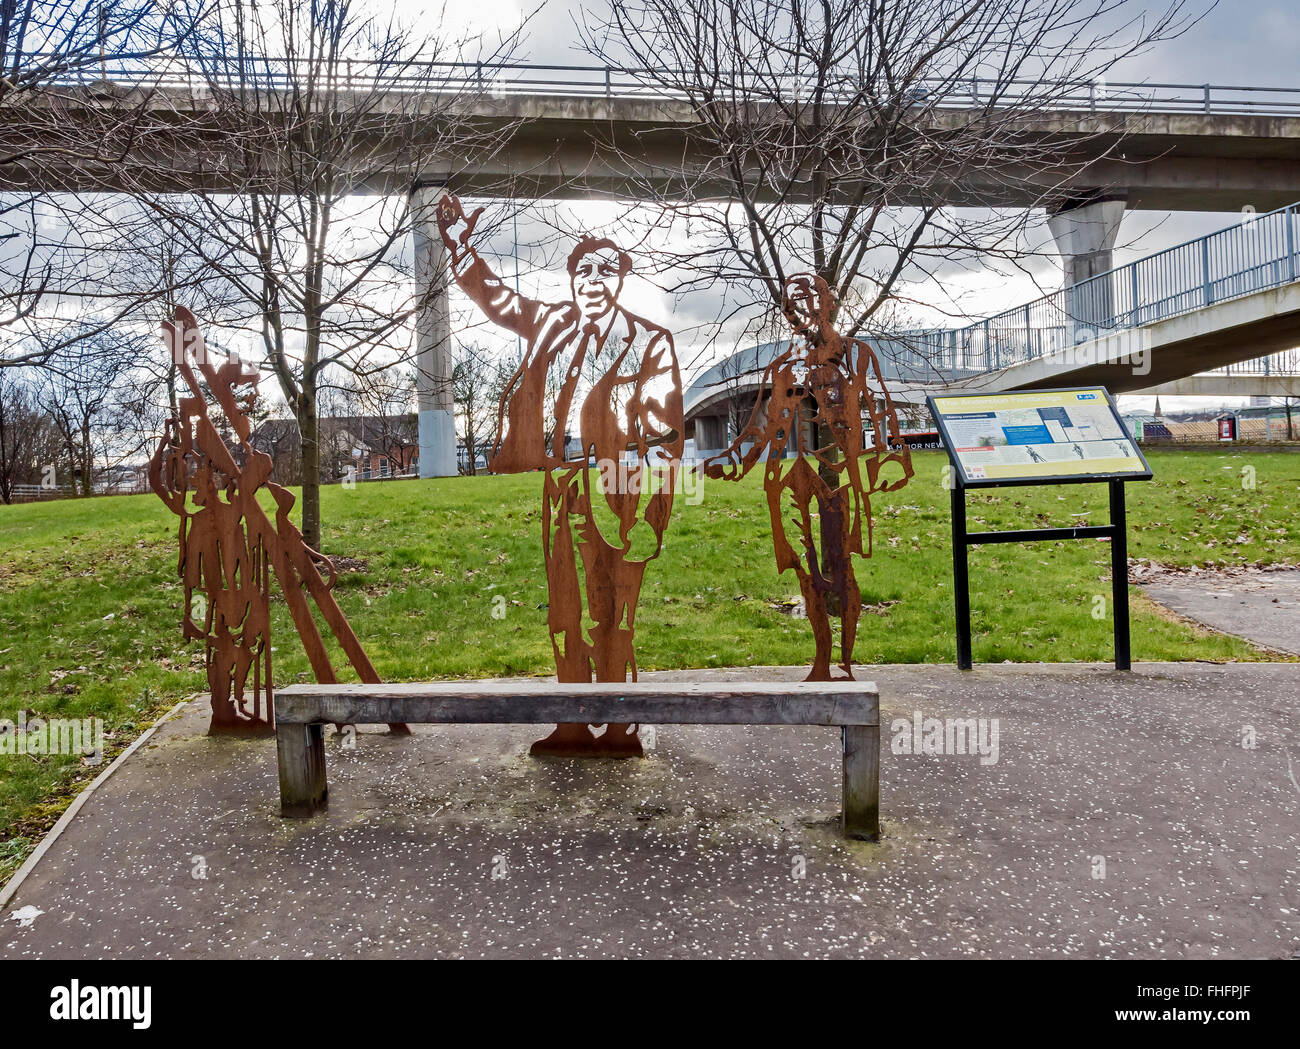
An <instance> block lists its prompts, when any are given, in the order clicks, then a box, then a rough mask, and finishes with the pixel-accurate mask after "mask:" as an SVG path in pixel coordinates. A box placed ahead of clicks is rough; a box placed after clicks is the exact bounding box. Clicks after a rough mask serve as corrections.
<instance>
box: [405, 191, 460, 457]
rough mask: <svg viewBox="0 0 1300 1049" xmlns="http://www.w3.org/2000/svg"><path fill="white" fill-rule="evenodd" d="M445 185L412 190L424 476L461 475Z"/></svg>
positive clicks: (417, 376) (417, 375) (417, 380)
mask: <svg viewBox="0 0 1300 1049" xmlns="http://www.w3.org/2000/svg"><path fill="white" fill-rule="evenodd" d="M445 192H446V187H444V186H441V185H419V184H417V185H416V186H415V188H414V189H412V190H411V234H412V236H411V239H412V242H413V247H414V250H415V287H416V293H417V294H419V295H421V296H423V299H424V301H423V304H422V306H421V308H420V310H419V311H418V313H417V314H416V319H415V397H416V408H417V410H418V412H419V416H418V418H419V428H420V476H421V477H454V476H455V474H456V417H455V411H454V408H453V404H452V390H451V369H452V365H451V311H450V308H449V305H448V301H447V289H448V286H449V284H450V281H451V273H450V270H449V268H448V266H447V249H446V248H445V247H444V246H443V243H442V236H441V234H440V233H439V232H438V218H437V207H438V201H439V200H440V199H442V195H443V194H444V193H445Z"/></svg>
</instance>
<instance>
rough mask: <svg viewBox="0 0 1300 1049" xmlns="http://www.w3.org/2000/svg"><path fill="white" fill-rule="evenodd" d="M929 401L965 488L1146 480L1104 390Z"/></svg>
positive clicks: (1140, 459)
mask: <svg viewBox="0 0 1300 1049" xmlns="http://www.w3.org/2000/svg"><path fill="white" fill-rule="evenodd" d="M927 401H928V403H929V406H930V412H931V414H932V415H933V416H934V421H935V424H936V425H937V426H938V428H939V432H940V433H941V434H942V435H943V442H944V445H945V446H946V447H947V449H948V455H949V457H950V458H951V460H952V463H953V468H954V469H956V470H957V471H958V473H959V475H960V476H959V482H960V483H961V484H962V485H963V486H964V487H967V488H979V487H992V486H996V485H1015V484H1051V483H1053V482H1072V481H1106V480H1145V479H1147V478H1149V477H1150V476H1151V468H1150V467H1149V466H1148V465H1147V462H1146V459H1144V458H1143V456H1142V452H1141V450H1140V449H1139V448H1138V446H1137V444H1136V443H1134V441H1133V440H1132V438H1131V437H1130V436H1129V434H1128V432H1127V431H1126V430H1125V428H1124V422H1123V420H1122V419H1120V416H1119V411H1118V410H1117V409H1116V407H1115V402H1114V401H1113V400H1112V399H1111V396H1110V393H1109V392H1108V391H1107V390H1106V389H1105V388H1104V387H1101V386H1093V387H1081V388H1078V389H1070V390H1027V391H1023V392H1014V393H980V394H961V395H954V396H937V397H929V398H927Z"/></svg>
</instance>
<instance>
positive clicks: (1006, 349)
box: [896, 204, 1300, 375]
mask: <svg viewBox="0 0 1300 1049" xmlns="http://www.w3.org/2000/svg"><path fill="white" fill-rule="evenodd" d="M1298 220H1300V204H1291V205H1288V206H1287V207H1285V208H1279V209H1278V210H1276V211H1270V212H1266V213H1265V214H1262V215H1257V214H1253V213H1251V214H1245V215H1243V216H1242V219H1241V221H1240V222H1238V223H1237V224H1235V225H1233V226H1230V227H1228V228H1226V229H1221V230H1216V231H1215V232H1214V233H1210V234H1207V235H1206V236H1204V237H1198V238H1197V239H1195V240H1190V241H1188V242H1187V243H1185V244H1178V245H1175V246H1174V247H1172V248H1166V249H1165V250H1164V251H1158V252H1156V253H1155V254H1154V255H1148V256H1146V257H1145V258H1141V259H1138V260H1136V261H1134V262H1130V263H1127V264H1126V265H1123V266H1117V267H1116V268H1115V269H1112V270H1108V271H1107V272H1105V273H1099V274H1098V275H1097V276H1095V277H1091V278H1089V279H1088V280H1086V281H1081V282H1080V283H1078V284H1074V285H1070V286H1069V287H1066V288H1062V289H1061V290H1060V291H1057V292H1053V293H1052V294H1050V295H1044V296H1043V297H1042V298H1040V299H1035V300H1034V301H1033V302H1028V303H1025V304H1024V305H1023V306H1016V307H1015V308H1013V309H1010V310H1005V311H1003V312H1002V313H999V314H997V315H996V316H994V317H988V318H986V319H985V320H982V321H976V322H975V323H974V324H969V325H967V326H966V327H964V328H941V329H933V330H928V331H913V332H907V333H906V334H901V335H899V336H896V338H897V340H898V342H899V344H900V348H903V352H904V354H905V356H906V357H907V358H908V359H912V358H915V360H916V362H917V364H918V366H920V364H921V363H922V362H924V363H926V364H928V366H929V367H930V368H931V369H942V370H945V371H948V372H950V373H966V374H973V373H978V372H985V371H995V370H998V369H1001V368H1007V367H1010V366H1012V365H1015V364H1023V363H1026V362H1028V361H1032V360H1037V359H1039V358H1041V357H1049V356H1051V355H1052V354H1055V353H1059V352H1062V351H1064V350H1067V349H1072V348H1073V347H1075V346H1078V345H1079V344H1081V343H1084V342H1088V341H1090V340H1091V339H1094V338H1099V337H1102V336H1107V335H1114V334H1117V333H1120V332H1125V331H1130V330H1132V329H1135V328H1140V327H1142V326H1143V325H1147V324H1152V323H1155V322H1156V321H1162V320H1167V319H1169V318H1170V317H1177V316H1179V315H1181V314H1186V313H1193V312H1195V311H1196V310H1200V309H1204V308H1205V307H1207V306H1213V305H1215V304H1216V303H1220V302H1226V301H1227V300H1229V299H1236V298H1240V297H1241V296H1243V295H1250V294H1253V293H1254V292H1257V291H1265V290H1267V289H1269V288H1278V287H1282V286H1284V285H1286V284H1291V283H1293V282H1294V281H1295V280H1296V279H1297V277H1300V226H1298V225H1297V222H1298ZM1297 365H1300V355H1297V354H1296V353H1294V352H1288V353H1283V354H1276V355H1274V357H1273V358H1259V359H1258V360H1255V361H1248V362H1245V363H1244V364H1234V365H1232V366H1231V368H1232V373H1233V374H1253V375H1267V374H1296V367H1297Z"/></svg>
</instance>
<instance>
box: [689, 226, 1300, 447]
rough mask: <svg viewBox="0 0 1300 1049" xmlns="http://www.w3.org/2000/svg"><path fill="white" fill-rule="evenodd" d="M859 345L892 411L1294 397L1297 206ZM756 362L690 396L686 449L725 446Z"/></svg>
mask: <svg viewBox="0 0 1300 1049" xmlns="http://www.w3.org/2000/svg"><path fill="white" fill-rule="evenodd" d="M871 341H872V343H873V344H874V346H875V348H876V351H877V354H878V356H879V357H880V358H881V360H882V366H883V367H884V369H885V371H886V381H887V382H891V391H892V393H893V395H894V396H895V398H896V399H897V400H900V401H903V402H909V401H910V402H918V401H922V400H924V398H925V396H926V395H927V394H930V393H938V392H945V393H954V392H970V393H976V392H996V391H1002V390H1032V389H1041V388H1047V387H1059V386H1086V385H1095V384H1100V385H1104V386H1106V387H1108V388H1109V389H1110V390H1111V391H1112V392H1114V393H1148V394H1164V395H1170V394H1172V395H1182V396H1237V397H1244V396H1251V395H1256V394H1258V395H1269V396H1286V395H1290V396H1295V395H1300V349H1298V348H1297V347H1300V205H1295V204H1293V205H1290V206H1288V207H1284V208H1279V209H1278V210H1276V211H1273V212H1269V213H1266V214H1263V215H1247V216H1245V218H1244V219H1243V220H1242V221H1240V222H1238V223H1236V224H1234V225H1232V226H1230V227H1227V228H1225V229H1222V230H1218V231H1216V232H1214V233H1210V234H1208V235H1206V236H1204V237H1198V238H1196V239H1195V240H1191V241H1188V242H1186V243H1184V244H1179V245H1175V246H1174V247H1171V248H1167V249H1165V250H1164V251H1160V252H1156V253H1154V254H1152V255H1149V256H1147V257H1145V258H1142V259H1137V260H1135V261H1134V262H1131V263H1128V264H1126V265H1124V266H1120V267H1117V268H1115V269H1113V270H1109V271H1107V272H1104V273H1100V274H1097V275H1096V276H1094V277H1091V278H1089V279H1088V280H1085V281H1082V282H1080V283H1077V284H1073V285H1070V286H1067V287H1066V288H1063V289H1062V290H1061V291H1058V292H1055V293H1053V294H1051V295H1045V296H1043V297H1042V298H1040V299H1036V300H1034V301H1033V302H1029V303H1025V304H1024V305H1023V306H1017V307H1015V308H1013V309H1010V310H1005V311H1003V312H1002V313H1000V314H997V315H996V316H994V317H989V318H987V319H985V320H982V321H977V322H975V323H974V324H970V325H967V326H965V327H963V328H950V329H939V330H931V331H915V332H904V333H900V334H898V335H895V336H893V337H889V338H882V339H874V340H871ZM765 353H766V354H767V359H769V360H770V356H771V352H770V351H769V350H768V348H760V350H759V351H752V350H750V351H743V352H742V353H741V354H739V355H737V356H736V357H733V358H731V359H729V360H728V361H723V362H721V363H719V364H718V365H715V366H714V367H713V368H711V369H710V370H709V371H708V372H706V373H705V374H704V375H702V376H700V378H699V379H698V380H696V382H695V383H694V384H692V386H691V388H690V390H689V391H688V392H687V397H686V407H687V414H688V419H689V420H690V422H691V423H693V424H694V427H695V430H694V432H695V436H696V448H697V450H700V451H704V450H709V449H712V448H714V447H721V445H722V444H723V443H725V442H724V441H723V430H725V417H726V415H727V413H728V407H727V406H728V404H729V396H735V397H738V398H740V399H742V400H746V401H747V403H748V404H749V405H752V404H753V401H754V398H755V397H756V396H758V394H759V380H760V378H761V374H762V366H765V365H766V360H764V361H762V366H759V360H758V358H760V357H762V356H764V354H765ZM755 354H757V356H755ZM751 358H753V359H752V360H751ZM886 362H888V363H887V364H886ZM751 365H753V366H754V367H751ZM720 427H722V428H723V429H720ZM701 441H703V444H702V443H701Z"/></svg>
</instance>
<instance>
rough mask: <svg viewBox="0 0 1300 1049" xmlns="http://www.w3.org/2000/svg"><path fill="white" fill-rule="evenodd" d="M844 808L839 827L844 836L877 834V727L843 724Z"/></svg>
mask: <svg viewBox="0 0 1300 1049" xmlns="http://www.w3.org/2000/svg"><path fill="white" fill-rule="evenodd" d="M841 731H842V732H843V733H844V810H843V813H842V815H841V817H840V827H841V829H842V830H843V832H844V836H845V837H846V838H857V839H859V840H860V841H876V840H878V839H879V837H880V726H879V725H845V726H844V727H843V728H842V729H841Z"/></svg>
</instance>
